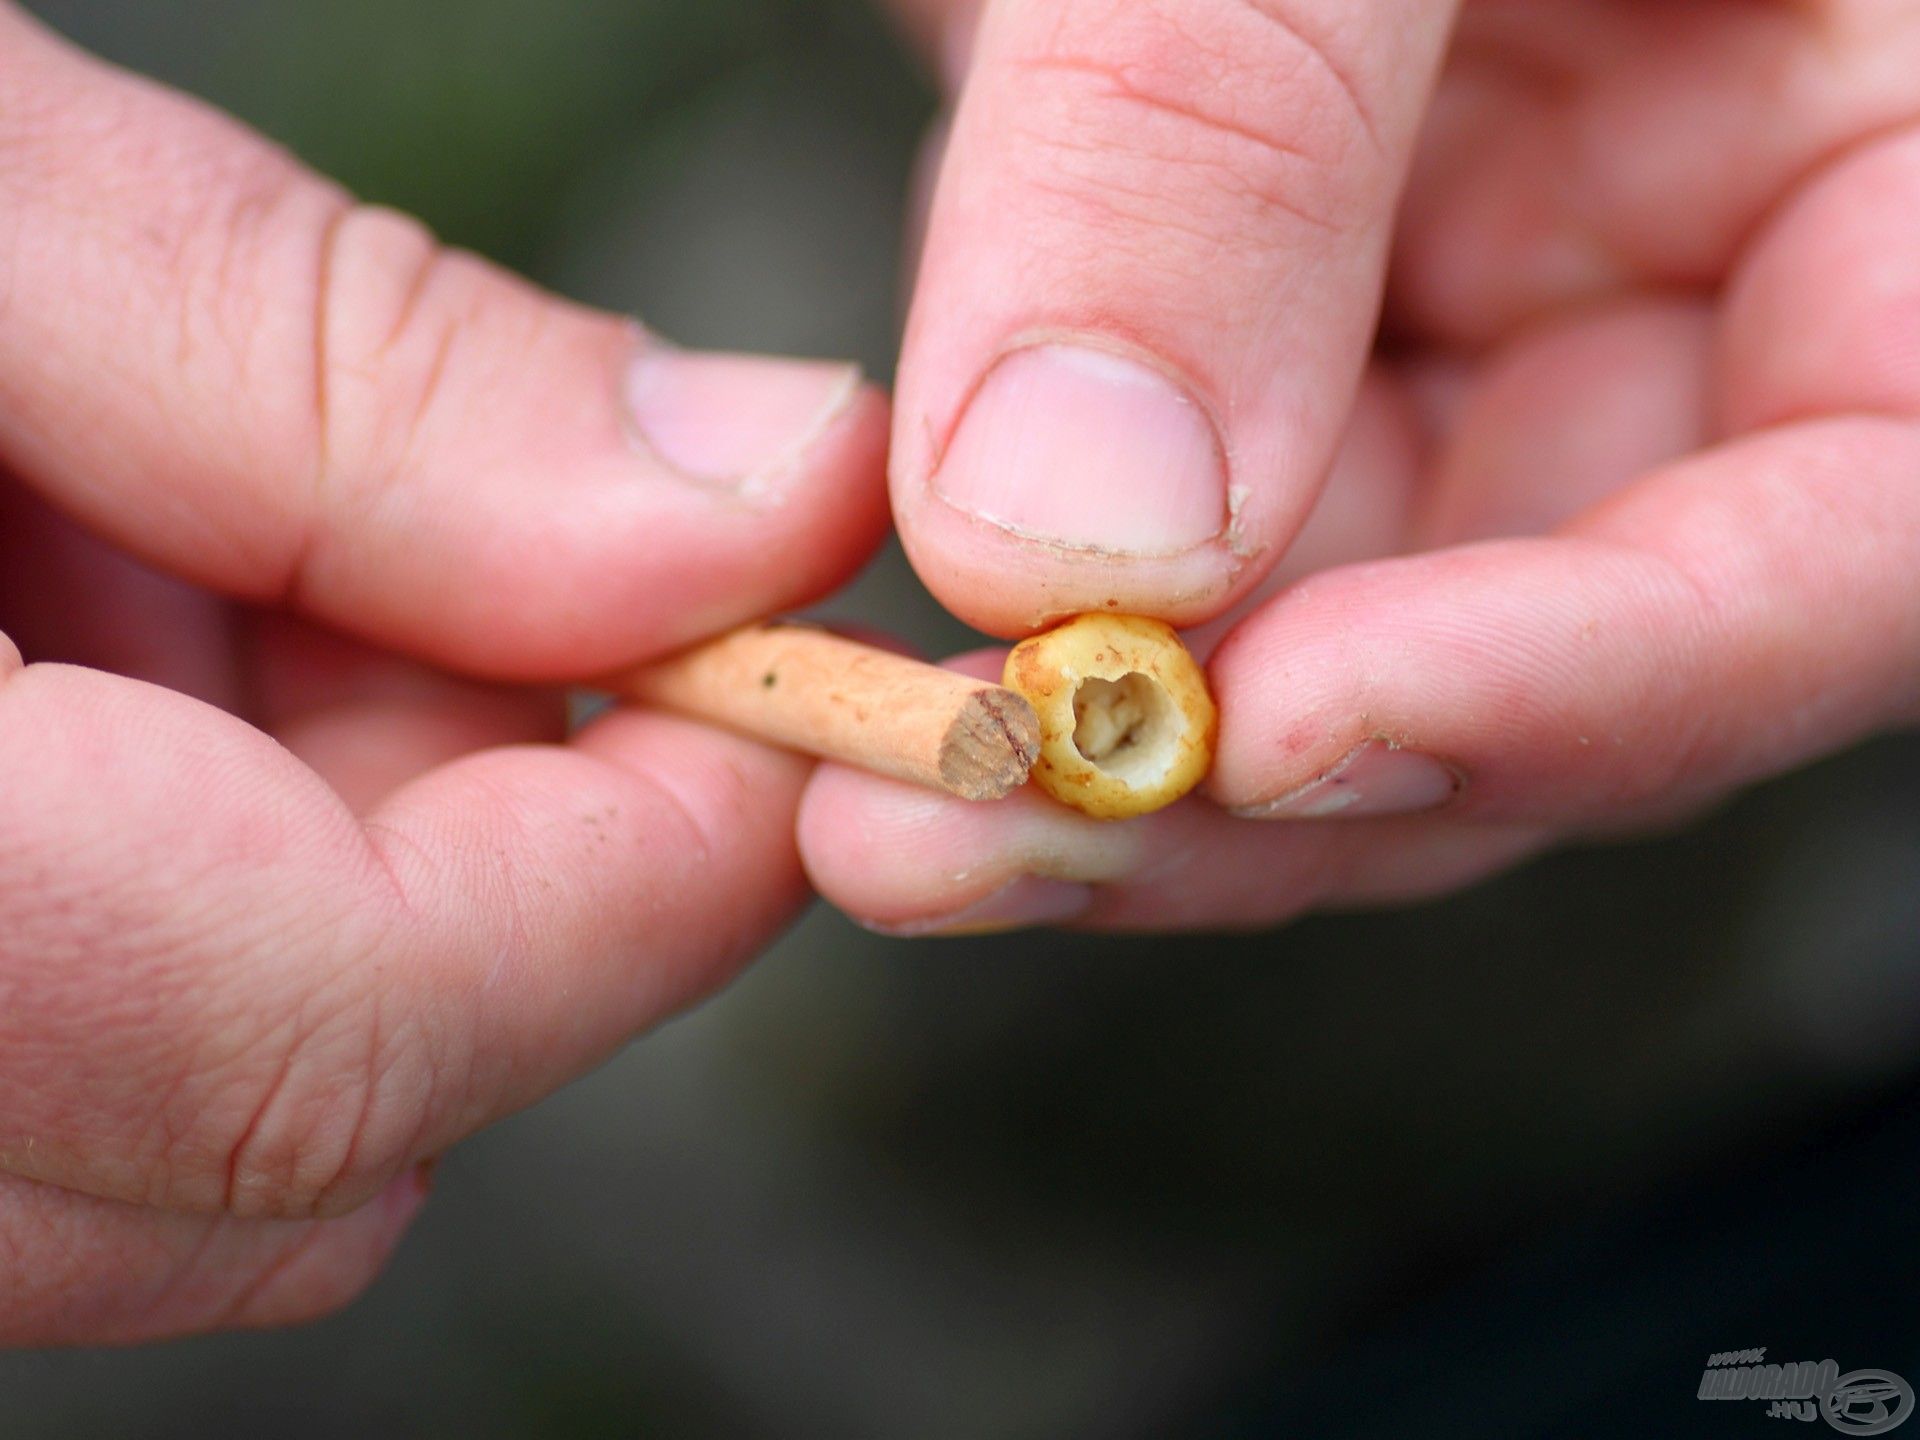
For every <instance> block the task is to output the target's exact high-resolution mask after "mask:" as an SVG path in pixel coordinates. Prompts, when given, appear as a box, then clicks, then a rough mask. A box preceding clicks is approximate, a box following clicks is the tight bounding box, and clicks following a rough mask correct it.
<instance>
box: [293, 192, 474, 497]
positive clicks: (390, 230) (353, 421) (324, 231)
mask: <svg viewBox="0 0 1920 1440" xmlns="http://www.w3.org/2000/svg"><path fill="white" fill-rule="evenodd" d="M311 264H312V281H311V285H312V294H313V320H312V332H313V386H312V405H313V412H314V425H315V431H316V435H317V445H318V451H319V454H318V463H317V465H316V467H315V471H316V475H317V477H318V480H317V483H318V484H319V485H320V486H321V487H322V488H323V489H324V488H327V487H340V488H342V489H343V490H345V491H346V492H347V494H346V495H345V496H342V495H337V494H336V495H328V494H323V495H322V496H321V497H320V499H321V500H322V501H323V502H325V503H335V502H338V501H339V500H341V499H342V498H347V499H351V498H352V494H353V492H356V491H377V490H378V489H380V488H382V487H383V485H384V482H385V481H387V480H388V479H390V478H391V477H392V476H393V475H395V474H396V473H397V472H399V471H400V470H402V469H404V467H405V465H406V463H407V457H408V455H409V454H410V452H411V451H412V450H413V448H414V445H415V441H416V439H417V437H418V436H419V434H420V432H421V431H422V429H423V428H425V427H426V426H427V425H428V423H429V422H430V420H431V418H432V415H433V411H434V409H435V406H436V403H437V402H438V399H439V397H440V396H441V394H442V391H443V388H444V386H445V383H446V378H447V372H448V366H449V361H450V359H451V358H452V353H453V350H454V346H455V344H456V341H457V338H458V336H459V335H460V333H461V329H462V325H463V322H464V321H466V320H468V319H470V318H471V317H472V316H473V314H474V312H475V311H476V310H477V309H478V308H479V307H480V305H481V303H482V300H483V297H484V292H485V290H486V289H487V287H488V285H489V283H490V281H491V280H492V273H491V272H490V270H489V269H488V267H487V266H486V265H485V264H484V263H483V262H482V261H480V260H478V259H477V258H475V257H473V256H470V255H467V254H464V253H462V252H459V251H454V250H449V249H447V248H446V247H445V246H443V245H441V243H440V242H439V241H438V240H437V239H436V238H435V237H434V235H433V234H432V232H431V231H429V230H428V229H427V228H426V226H424V225H422V224H421V223H420V222H418V221H416V220H414V219H412V218H411V217H409V216H405V215H401V214H399V213H397V212H395V211H392V210H388V209H385V208H383V207H380V206H376V205H362V204H355V203H349V202H342V203H341V205H340V206H339V208H338V209H337V211H336V212H335V213H334V214H333V215H332V216H331V217H329V218H328V220H327V222H326V223H325V224H324V225H323V226H322V227H321V231H320V234H319V237H318V240H317V243H316V244H315V245H314V248H313V256H312V261H311Z"/></svg>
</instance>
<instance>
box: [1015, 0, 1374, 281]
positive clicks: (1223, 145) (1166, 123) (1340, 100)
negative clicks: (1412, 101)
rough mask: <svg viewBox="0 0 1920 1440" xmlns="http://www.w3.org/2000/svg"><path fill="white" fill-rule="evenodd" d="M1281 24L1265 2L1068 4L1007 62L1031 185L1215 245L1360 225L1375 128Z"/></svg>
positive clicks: (1338, 79)
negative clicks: (1015, 86) (1184, 229)
mask: <svg viewBox="0 0 1920 1440" xmlns="http://www.w3.org/2000/svg"><path fill="white" fill-rule="evenodd" d="M1277 15H1278V11H1277V10H1276V9H1275V7H1274V6H1273V4H1272V3H1271V0H1263V3H1254V0H1236V3H1225V0H1222V3H1215V4H1210V5H1200V6H1195V5H1190V4H1189V5H1176V4H1173V3H1169V0H1129V3H1126V4H1119V3H1111V0H1110V3H1103V4H1095V3H1080V4H1075V5H1072V6H1070V7H1068V9H1067V11H1066V12H1065V14H1064V15H1063V17H1062V20H1061V23H1060V24H1058V25H1057V26H1054V27H1051V28H1050V29H1049V30H1048V31H1047V32H1046V34H1045V35H1044V37H1042V38H1041V39H1040V40H1039V41H1037V42H1036V43H1034V44H1032V45H1030V46H1028V47H1027V48H1025V49H1023V50H1022V51H1020V52H1019V53H1017V54H1016V55H1015V56H1014V58H1013V69H1014V71H1015V73H1016V74H1017V75H1018V77H1019V81H1018V83H1019V84H1020V85H1021V86H1022V88H1023V93H1022V95H1021V97H1020V104H1019V106H1018V107H1017V108H1016V111H1015V112H1014V113H1015V121H1014V123H1015V125H1016V127H1017V131H1016V133H1017V136H1018V138H1019V139H1020V140H1023V141H1024V142H1026V147H1027V148H1028V149H1029V151H1030V154H1031V158H1032V162H1033V164H1034V166H1035V171H1034V179H1035V181H1036V182H1037V183H1038V184H1039V186H1040V188H1042V189H1048V190H1052V191H1054V192H1056V193H1065V194H1068V195H1070V196H1072V197H1074V198H1075V199H1076V200H1077V201H1078V203H1079V204H1080V205H1082V206H1083V207H1089V208H1091V209H1093V210H1094V211H1095V215H1094V218H1095V219H1096V221H1098V220H1103V219H1113V218H1118V219H1120V220H1122V221H1124V222H1126V223H1127V224H1129V225H1135V224H1141V223H1148V224H1152V225H1154V226H1156V227H1167V226H1176V227H1177V226H1180V225H1193V226H1195V227H1196V228H1203V229H1204V230H1205V231H1206V232H1207V233H1206V238H1207V239H1208V240H1210V241H1216V242H1217V241H1218V240H1220V239H1222V238H1225V239H1229V240H1231V239H1234V238H1236V237H1237V236H1244V237H1245V238H1246V239H1248V240H1249V241H1252V240H1255V239H1257V240H1258V242H1259V243H1260V244H1262V245H1263V246H1264V245H1269V244H1271V243H1272V238H1271V237H1272V234H1273V231H1274V228H1275V226H1276V225H1280V226H1281V227H1283V228H1285V227H1295V228H1297V227H1302V226H1304V227H1307V228H1309V229H1312V230H1339V231H1344V230H1349V229H1352V228H1354V227H1355V226H1357V225H1358V224H1359V223H1360V222H1361V221H1362V219H1363V217H1364V216H1365V215H1367V214H1368V213H1369V212H1370V209H1371V204H1370V202H1371V200H1372V198H1373V196H1374V194H1375V189H1376V186H1375V184H1374V177H1375V176H1376V174H1377V173H1378V172H1379V168H1380V167H1379V166H1378V164H1377V160H1378V153H1377V152H1378V147H1377V145H1376V144H1375V142H1374V140H1373V138H1372V137H1373V125H1372V122H1371V120H1370V119H1369V117H1368V115H1367V113H1366V111H1365V110H1364V108H1363V107H1362V106H1361V105H1360V104H1359V103H1358V101H1357V100H1356V98H1355V96H1356V94H1357V91H1356V90H1355V89H1354V88H1353V87H1352V86H1351V85H1350V84H1349V83H1348V82H1347V80H1346V79H1345V78H1344V76H1345V74H1346V71H1345V69H1344V68H1343V67H1341V66H1340V65H1338V64H1337V63H1335V62H1334V61H1333V60H1331V59H1330V58H1329V57H1327V56H1326V55H1324V54H1323V53H1322V51H1321V49H1320V47H1319V46H1318V45H1317V44H1316V43H1315V42H1313V41H1311V40H1309V39H1307V38H1305V37H1304V36H1303V34H1302V33H1301V32H1300V31H1299V30H1297V29H1295V28H1293V27H1291V26H1289V25H1287V24H1286V23H1284V22H1283V21H1282V20H1280V19H1278V18H1276V17H1277ZM1169 200H1172V201H1175V202H1176V203H1175V204H1172V205H1169V203H1168V201H1169ZM1102 212H1104V213H1102ZM1180 217H1186V218H1185V219H1182V218H1180Z"/></svg>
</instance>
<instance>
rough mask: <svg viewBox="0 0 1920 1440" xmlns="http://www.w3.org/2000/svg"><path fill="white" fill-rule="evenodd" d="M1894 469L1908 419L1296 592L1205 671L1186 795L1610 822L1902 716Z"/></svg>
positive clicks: (1736, 452)
mask: <svg viewBox="0 0 1920 1440" xmlns="http://www.w3.org/2000/svg"><path fill="white" fill-rule="evenodd" d="M1917 468H1920V427H1917V426H1915V425H1913V424H1911V423H1904V422H1897V421H1892V420H1884V421H1879V420H1868V419H1860V420H1829V421H1822V422H1808V423H1805V424H1803V425H1799V426H1795V427H1792V428H1790V429H1783V430H1778V431H1774V432H1770V433H1769V434H1767V435H1765V436H1764V437H1756V438H1752V439H1748V440H1745V441H1741V442H1736V443H1733V444H1730V445H1728V446H1725V447H1723V448H1721V449H1719V450H1715V451H1711V452H1708V453H1707V454H1705V455H1702V456H1699V457H1696V458H1694V459H1691V460H1688V461H1684V462H1681V463H1679V464H1677V465H1674V466H1671V467H1669V468H1668V469H1666V470H1664V471H1662V472H1660V473H1658V474H1656V475H1654V476H1652V477H1650V478H1648V479H1647V480H1645V481H1643V482H1641V483H1640V484H1638V485H1636V486H1634V487H1633V488H1631V489H1630V490H1628V491H1625V492H1623V493H1622V494H1621V495H1619V496H1618V497H1616V498H1615V499H1613V500H1612V501H1609V502H1607V503H1605V504H1603V505H1602V506H1600V507H1599V508H1598V509H1597V510H1595V511H1592V512H1589V513H1588V514H1587V515H1584V516H1582V517H1580V519H1579V520H1577V521H1576V522H1575V523H1574V524H1573V525H1571V526H1569V527H1567V528H1565V529H1564V530H1562V531H1561V532H1560V533H1559V534H1557V535H1556V536H1554V537H1551V538H1547V539H1540V540H1530V541H1508V542H1490V543H1488V544H1484V545H1478V546H1468V547H1464V548H1461V549H1456V550H1445V551H1437V552H1431V553H1428V554H1425V555H1419V556H1414V557H1410V558H1406V559H1401V560H1391V561H1385V562H1382V563H1379V564H1376V565H1371V566H1360V567H1356V568H1353V569H1350V570H1345V571H1337V572H1332V573H1330V574H1326V575H1322V576H1318V577H1316V578H1315V580H1314V581H1313V582H1312V584H1311V585H1310V586H1307V587H1303V588H1301V589H1297V590H1295V591H1292V592H1289V593H1288V594H1286V595H1283V596H1281V597H1280V598H1279V599H1277V600H1275V601H1274V602H1273V603H1272V604H1271V605H1270V606H1269V607H1267V608H1266V609H1265V610H1263V611H1261V612H1260V613H1259V614H1257V615H1255V616H1254V617H1253V618H1252V619H1250V620H1248V621H1247V622H1245V623H1244V624H1243V625H1242V626H1241V627H1240V628H1239V629H1238V630H1236V631H1235V633H1234V634H1233V635H1231V636H1229V637H1228V639H1227V640H1226V642H1225V643H1224V644H1223V645H1222V646H1221V647H1220V649H1219V650H1218V651H1217V652H1215V654H1214V657H1213V661H1212V665H1211V674H1212V677H1213V681H1214V686H1215V691H1216V694H1217V695H1218V696H1219V697H1220V702H1221V737H1220V748H1219V757H1218V763H1217V765H1216V768H1215V770H1214V774H1213V779H1212V781H1211V788H1212V793H1213V794H1214V795H1215V797H1216V798H1217V799H1219V800H1220V801H1221V802H1222V803H1224V804H1226V805H1228V806H1232V807H1238V808H1242V809H1244V810H1246V811H1248V812H1250V813H1259V814H1264V815H1270V816H1274V817H1279V818H1293V817H1307V816H1323V815H1329V814H1339V815H1346V816H1355V815H1376V814H1384V813H1399V812H1405V811H1411V810H1418V809H1425V808H1431V807H1436V806H1441V805H1451V806H1452V808H1453V810H1454V811H1455V812H1456V813H1459V814H1462V815H1465V816H1469V817H1471V818H1473V819H1476V820H1480V821H1487V820H1498V821H1503V822H1514V821H1520V822H1530V821H1537V822H1548V823H1561V824H1569V825H1590V826H1611V825H1614V824H1619V823H1627V822H1633V821H1637V820H1639V819H1642V818H1647V817H1652V816H1663V815H1666V814H1668V813H1670V812H1672V811H1674V810H1675V809H1681V808H1691V807H1693V806H1696V805H1697V804H1698V803H1699V802H1700V801H1701V800H1702V799H1703V798H1705V797H1707V796H1711V795H1714V794H1718V793H1721V792H1723V791H1725V790H1727V789H1730V788H1732V787H1734V786H1736V785H1739V784H1742V783H1745V782H1748V781H1751V780H1753V779H1756V778H1758V777H1760V776H1763V775H1767V774H1770V773H1772V772H1774V771H1776V770H1779V769H1781V768H1784V767H1786V766H1788V765H1791V764H1794V763H1797V762H1799V761H1802V760H1805V759H1807V758H1810V757H1811V756H1814V755H1817V754H1819V753H1822V752H1823V751H1825V750H1828V749H1831V748H1833V747H1835V746H1838V745H1841V744H1844V743H1847V742H1849V741H1851V740H1853V739H1855V738H1857V737H1859V736H1862V735H1864V734H1867V733H1869V732H1871V731H1872V730H1874V729H1877V728H1879V727H1881V726H1884V725H1886V724H1890V723H1893V722H1895V721H1896V720H1897V719H1899V718H1900V717H1902V716H1909V715H1912V714H1914V713H1916V705H1917V704H1920V682H1917V681H1916V676H1920V664H1917V663H1916V662H1917V661H1920V593H1917V592H1916V587H1917V585H1920V581H1917V580H1916V577H1920V492H1916V491H1915V489H1914V487H1913V486H1912V485H1911V483H1910V480H1911V477H1912V475H1913V474H1914V473H1915V471H1916V469H1917Z"/></svg>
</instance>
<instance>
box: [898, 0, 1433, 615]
mask: <svg viewBox="0 0 1920 1440" xmlns="http://www.w3.org/2000/svg"><path fill="white" fill-rule="evenodd" d="M1454 10H1455V0H1382V3H1379V4H1373V5H1366V6H1354V5H1352V4H1350V3H1347V0H989V3H988V4H987V5H986V7H985V9H984V11H983V12H982V13H981V14H980V16H979V17H978V27H977V30H976V32H975V36H974V41H973V55H972V63H971V66H970V71H969V75H968V78H967V81H966V84H965V88H964V92H963V95H962V97H961V101H960V105H959V109H958V112H957V114H956V116H955V119H954V126H953V134H952V139H951V142H950V146H949V149H948V151H947V155H946V159H945V162H944V165H943V168H942V173H941V176H940V180H939V187H938V193H937V196H936V198H935V202H934V208H933V213H932V216H931V218H930V222H929V231H928V235H927V241H926V248H925V251H924V255H923V258H922V262H921V271H920V277H919V282H918V288H917V292H916V295H915V299H914V305H913V311H912V316H911V320H910V322H909V325H908V333H907V338H906V345H905V351H904V355H903V358H902V365H901V371H900V379H899V387H898V395H897V405H898V409H897V415H896V422H895V433H894V474H893V500H894V509H895V513H896V516H897V518H898V521H899V525H900V530H901V533H902V535H903V537H904V539H905V542H906V545H907V549H908V552H909V554H910V555H911V556H912V558H913V561H914V564H915V566H916V568H918V570H919V571H920V574H921V576H922V578H923V579H925V581H926V582H927V584H928V585H929V586H930V587H931V588H932V589H933V590H934V592H935V593H936V594H937V595H938V596H939V597H940V599H941V600H942V601H943V602H944V603H945V604H946V605H947V606H948V607H949V608H950V609H952V610H953V611H954V612H955V613H956V614H958V615H959V616H961V617H962V618H963V619H965V620H968V621H970V622H971V623H973V624H975V625H978V626H980V627H981V628H983V629H986V630H989V631H993V632H996V633H999V634H1003V635H1006V634H1017V633H1024V632H1026V631H1028V630H1031V629H1034V628H1036V627H1037V626H1039V625H1041V624H1043V623H1044V622H1045V621H1047V620H1048V619H1050V618H1053V617H1056V616H1058V615H1061V614H1064V613H1069V612H1073V611H1079V610H1091V609H1101V608H1118V609H1124V610H1129V611H1142V612H1146V613H1150V614H1157V615H1161V616H1165V617H1166V618H1168V619H1171V620H1174V621H1176V622H1181V623H1193V622H1198V621H1200V620H1204V619H1207V618H1209V617H1211V616H1213V615H1215V614H1218V613H1219V612H1220V611H1222V610H1223V609H1225V608H1226V607H1227V606H1228V605H1230V604H1231V603H1232V602H1233V601H1234V599H1235V598H1237V597H1238V596H1240V595H1241V594H1243V593H1245V591H1246V590H1247V589H1249V588H1250V587H1251V586H1252V585H1254V584H1255V583H1257V581H1258V579H1259V577H1260V575H1261V574H1262V573H1264V571H1265V570H1266V569H1267V568H1269V567H1270V566H1271V564H1272V563H1273V561H1274V560H1275V559H1276V558H1277V556H1278V554H1279V552H1280V551H1281V550H1282V549H1283V548H1284V546H1285V545H1286V543H1287V542H1288V541H1289V540H1290V539H1291V538H1292V536H1293V534H1294V532H1295V531H1296V530H1297V529H1298V528H1299V526H1300V524H1301V523H1302V521H1303V520H1304V518H1305V516H1306V514H1307V512H1308V510H1309V509H1310V508H1311V507H1312V504H1313V501H1314V499H1315V496H1316V492H1317V490H1318V487H1319V484H1320V481H1321V478H1322V475H1323V473H1324V472H1325V470H1326V469H1327V467H1328V465H1329V464H1330V462H1331V459H1332V456H1333V453H1334V449H1335V446H1336V444H1337V441H1338V438H1339V435H1340V432H1341V429H1342V426H1343V423H1344V418H1345V414H1346V411H1347V409H1348V407H1349V406H1350V404H1351V402H1352V398H1353V394H1354V391H1355V387H1356V385H1357V383H1358V380H1359V377H1360V374H1361V371H1362V367H1363V365H1364V362H1365V359H1366V355H1367V352H1368V350H1369V348H1370V344H1371V339H1372V334H1373V328H1374V324H1375V320H1376V316H1377V311H1378V306H1379V297H1380V290H1381V285H1382V277H1383V274H1384V271H1385V264H1386V256H1387V250H1388V244H1389V240H1390V238H1391V232H1392V221H1393V212H1394V207H1395V204H1396V201H1397V199H1398V196H1399V192H1400V188H1401V185H1402V182H1403V179H1404V176H1405V172H1406V169H1407V164H1408V159H1409V155H1410V151H1411V149H1412V144H1413V140H1414V136H1415V133H1416V131H1417V129H1418V125H1419V121H1420V116H1421V112H1422V110H1423V109H1424V107H1425V104H1426V98H1427V96H1428V94H1429V93H1430V91H1431V88H1432V80H1433V75H1434V72H1435V70H1436V69H1437V66H1438V62H1439V58H1440V56H1441V54H1442V52H1443V50H1444V48H1445V44H1446V38H1447V34H1448V31H1449V28H1450V26H1451V23H1452V19H1453V14H1454Z"/></svg>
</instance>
